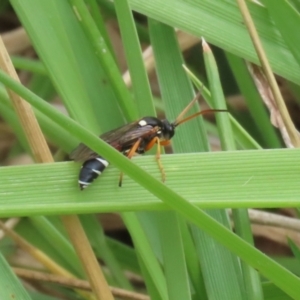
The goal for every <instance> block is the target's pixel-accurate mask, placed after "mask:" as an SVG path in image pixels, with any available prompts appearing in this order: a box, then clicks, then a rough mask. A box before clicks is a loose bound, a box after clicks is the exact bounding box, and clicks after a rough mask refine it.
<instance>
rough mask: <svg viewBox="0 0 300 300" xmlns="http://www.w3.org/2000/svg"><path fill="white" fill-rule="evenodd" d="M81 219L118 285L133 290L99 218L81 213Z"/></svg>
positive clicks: (95, 248) (97, 251)
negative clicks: (109, 243)
mask: <svg viewBox="0 0 300 300" xmlns="http://www.w3.org/2000/svg"><path fill="white" fill-rule="evenodd" d="M80 221H81V223H82V225H83V228H84V230H85V232H86V233H87V236H88V238H89V241H90V243H91V245H92V247H93V249H94V251H95V254H96V255H97V256H98V257H99V258H101V259H103V261H104V262H105V264H106V266H107V267H108V268H109V270H110V273H111V276H112V277H113V279H114V281H115V283H116V285H117V286H118V287H121V288H123V289H127V290H132V286H131V284H130V282H129V280H128V279H127V278H126V277H125V274H123V271H122V269H121V267H120V264H119V262H118V260H117V259H116V257H115V256H114V254H113V252H112V251H111V249H110V247H109V245H108V244H107V240H106V238H105V234H104V230H103V228H102V227H101V225H100V223H99V221H98V219H97V217H96V216H94V215H92V216H91V215H81V216H80Z"/></svg>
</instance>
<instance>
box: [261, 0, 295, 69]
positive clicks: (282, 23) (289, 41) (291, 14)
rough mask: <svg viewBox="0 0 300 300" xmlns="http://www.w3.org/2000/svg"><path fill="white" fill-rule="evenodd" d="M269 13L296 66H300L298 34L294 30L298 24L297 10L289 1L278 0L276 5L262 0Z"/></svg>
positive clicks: (268, 0) (267, 0)
mask: <svg viewBox="0 0 300 300" xmlns="http://www.w3.org/2000/svg"><path fill="white" fill-rule="evenodd" d="M264 5H265V6H266V8H267V10H268V13H269V15H270V16H271V18H272V19H273V21H274V23H275V25H276V27H277V30H278V31H279V32H280V34H281V36H282V37H283V39H284V41H285V43H286V45H287V46H288V47H289V50H290V51H291V53H292V54H293V56H294V57H295V59H296V61H297V63H298V67H299V66H300V54H299V43H300V38H299V35H298V34H297V33H296V32H295V28H297V27H299V26H300V15H299V12H298V11H297V10H296V9H295V8H294V7H293V6H292V4H291V3H289V1H286V0H285V1H279V2H278V4H277V5H274V3H273V2H272V1H270V0H264Z"/></svg>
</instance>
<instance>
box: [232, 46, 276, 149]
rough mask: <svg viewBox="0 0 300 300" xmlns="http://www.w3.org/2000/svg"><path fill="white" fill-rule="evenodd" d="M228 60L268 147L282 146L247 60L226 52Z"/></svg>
mask: <svg viewBox="0 0 300 300" xmlns="http://www.w3.org/2000/svg"><path fill="white" fill-rule="evenodd" d="M226 57H227V60H228V62H229V65H230V67H231V70H232V72H233V74H234V76H235V80H236V82H237V84H238V86H239V89H240V91H241V93H242V94H243V96H244V98H245V101H246V103H247V106H248V108H249V111H250V113H251V117H252V118H253V120H254V122H255V125H256V127H257V128H258V130H259V133H260V134H261V136H262V139H263V140H264V146H265V147H266V148H280V147H281V146H282V144H281V142H280V140H279V136H278V135H277V133H276V130H275V128H274V127H273V126H272V124H271V123H270V116H269V114H268V112H267V109H266V107H265V106H264V104H263V103H262V101H261V97H260V95H259V93H258V91H257V89H256V86H255V84H254V82H253V79H252V78H251V75H250V74H249V71H248V69H247V67H246V64H245V61H244V60H243V59H241V58H239V57H237V56H235V55H233V54H230V53H228V52H227V53H226Z"/></svg>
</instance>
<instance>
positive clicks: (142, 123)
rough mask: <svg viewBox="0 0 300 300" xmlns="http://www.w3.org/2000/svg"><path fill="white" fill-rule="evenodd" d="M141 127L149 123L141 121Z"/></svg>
mask: <svg viewBox="0 0 300 300" xmlns="http://www.w3.org/2000/svg"><path fill="white" fill-rule="evenodd" d="M139 125H140V126H146V125H147V122H146V121H145V120H141V121H139Z"/></svg>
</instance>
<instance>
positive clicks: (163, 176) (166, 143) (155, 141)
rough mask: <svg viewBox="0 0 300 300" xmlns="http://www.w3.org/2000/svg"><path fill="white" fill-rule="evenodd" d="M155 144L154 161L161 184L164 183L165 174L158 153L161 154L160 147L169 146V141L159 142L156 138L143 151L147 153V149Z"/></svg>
mask: <svg viewBox="0 0 300 300" xmlns="http://www.w3.org/2000/svg"><path fill="white" fill-rule="evenodd" d="M155 144H157V151H156V161H157V164H158V168H159V170H160V173H161V180H162V182H165V181H166V173H165V170H164V167H163V165H162V163H161V160H160V153H161V146H167V145H169V144H170V141H169V140H167V141H160V139H159V138H158V137H157V136H156V137H155V138H153V139H152V140H151V141H150V142H149V143H148V145H147V146H146V147H145V151H148V150H149V149H151V148H152V147H153V146H154V145H155Z"/></svg>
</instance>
